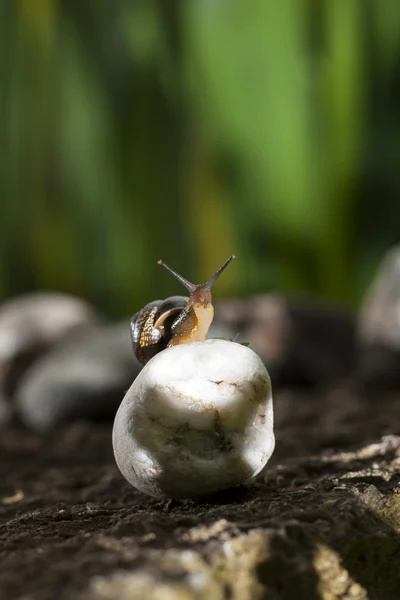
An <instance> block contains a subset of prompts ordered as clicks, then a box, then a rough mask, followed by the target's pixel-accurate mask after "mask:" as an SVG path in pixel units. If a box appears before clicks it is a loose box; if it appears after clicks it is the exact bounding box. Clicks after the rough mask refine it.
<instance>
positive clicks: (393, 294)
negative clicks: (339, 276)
mask: <svg viewBox="0 0 400 600" xmlns="http://www.w3.org/2000/svg"><path fill="white" fill-rule="evenodd" d="M357 339H358V348H359V365H358V366H359V369H358V374H359V379H360V382H361V384H362V386H363V387H364V388H365V391H374V390H376V389H378V390H379V389H390V388H399V387H400V247H399V246H397V247H395V248H393V249H392V250H390V251H389V252H388V253H387V255H386V256H385V257H384V259H383V260H382V262H381V264H380V266H379V268H378V270H377V273H376V275H375V278H374V279H373V281H372V283H371V285H370V288H369V290H368V291H367V294H366V296H365V299H364V302H363V305H362V308H361V310H360V315H359V320H358V327H357Z"/></svg>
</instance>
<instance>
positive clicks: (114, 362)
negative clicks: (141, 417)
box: [16, 321, 141, 431]
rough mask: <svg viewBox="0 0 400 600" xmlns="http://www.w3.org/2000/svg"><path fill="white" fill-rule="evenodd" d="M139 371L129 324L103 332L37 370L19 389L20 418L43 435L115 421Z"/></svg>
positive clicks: (64, 348) (72, 344) (79, 340)
mask: <svg viewBox="0 0 400 600" xmlns="http://www.w3.org/2000/svg"><path fill="white" fill-rule="evenodd" d="M140 370H141V365H140V364H139V363H138V361H137V360H136V358H135V357H134V354H133V350H132V344H131V339H130V330H129V321H124V322H122V323H118V324H116V325H107V326H102V327H98V328H96V329H94V330H92V331H90V332H86V333H84V334H82V335H81V336H78V337H75V338H74V339H73V340H70V341H66V342H65V343H63V344H61V345H59V346H57V347H56V348H54V350H52V351H51V352H49V353H48V354H47V355H46V356H45V357H43V359H42V360H40V361H38V362H37V363H36V364H35V365H33V367H32V368H31V369H30V370H29V371H28V372H27V373H26V375H25V376H24V378H23V380H22V381H21V384H20V386H19V387H18V389H17V393H16V406H17V410H18V414H19V416H20V417H21V419H22V421H23V422H24V423H25V424H26V425H27V426H29V427H31V428H32V429H35V430H38V431H45V430H49V429H51V428H53V427H55V426H56V425H57V424H59V423H61V422H62V421H67V420H68V421H70V420H77V419H102V418H107V417H108V418H110V417H113V416H114V414H115V412H116V410H117V408H118V406H119V404H120V403H121V401H122V398H123V396H124V394H125V392H126V390H127V389H128V388H129V387H130V385H131V384H132V382H133V380H134V379H135V377H136V375H137V374H138V373H139V371H140Z"/></svg>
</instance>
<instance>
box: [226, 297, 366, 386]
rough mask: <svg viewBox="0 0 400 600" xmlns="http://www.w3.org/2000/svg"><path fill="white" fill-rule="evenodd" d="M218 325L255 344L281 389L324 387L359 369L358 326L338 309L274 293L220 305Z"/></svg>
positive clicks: (238, 337)
mask: <svg viewBox="0 0 400 600" xmlns="http://www.w3.org/2000/svg"><path fill="white" fill-rule="evenodd" d="M215 324H216V326H218V327H221V328H223V327H226V328H228V330H229V331H231V332H232V337H233V338H235V336H237V341H239V342H243V341H244V342H248V341H251V348H252V349H253V350H254V351H255V352H256V353H257V354H259V355H260V356H261V358H262V359H263V361H264V362H265V364H266V366H267V369H268V371H269V373H270V375H271V378H272V380H273V382H274V388H276V387H277V386H278V385H280V384H282V385H288V384H289V385H290V384H304V383H305V384H321V383H322V384H323V385H326V384H327V383H328V382H330V381H334V380H336V379H337V378H338V377H343V376H347V375H348V374H349V373H350V372H351V371H352V370H353V369H354V366H355V344H354V342H355V323H354V321H353V319H352V317H350V316H349V315H348V314H346V313H345V312H343V311H342V310H339V309H338V308H336V307H330V306H325V305H323V304H320V303H317V302H313V301H311V300H306V299H303V300H300V299H299V300H295V299H285V298H283V297H280V296H274V295H272V294H264V295H260V296H254V297H253V298H251V299H249V300H227V301H225V302H219V303H216V306H215Z"/></svg>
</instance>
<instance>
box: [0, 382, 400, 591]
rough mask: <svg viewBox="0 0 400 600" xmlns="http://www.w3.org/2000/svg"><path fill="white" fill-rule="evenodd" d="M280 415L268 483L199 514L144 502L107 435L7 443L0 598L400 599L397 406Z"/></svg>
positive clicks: (200, 506)
mask: <svg viewBox="0 0 400 600" xmlns="http://www.w3.org/2000/svg"><path fill="white" fill-rule="evenodd" d="M274 408H275V416H276V434H277V447H276V452H275V454H274V455H273V457H272V459H271V461H270V463H269V465H268V467H267V470H266V472H265V481H264V480H262V481H260V482H259V483H257V484H255V485H254V486H251V487H249V488H237V489H235V490H230V491H227V492H224V493H222V494H220V495H217V496H213V497H209V498H206V499H204V500H202V501H201V502H199V501H197V502H196V501H193V500H185V501H158V500H155V499H152V498H150V497H146V496H144V495H142V494H140V493H139V492H137V491H135V490H134V489H133V488H132V487H131V486H130V485H129V484H128V483H126V482H125V481H124V480H123V478H122V477H121V476H120V475H119V473H118V471H117V468H116V466H115V464H114V462H113V458H112V449H111V438H110V433H111V431H110V429H111V428H110V427H109V426H106V425H104V424H103V425H102V424H97V425H88V424H87V425H78V424H75V425H71V426H69V427H65V428H63V429H61V430H59V431H57V432H53V433H52V434H48V435H47V436H43V437H39V436H36V435H34V434H32V433H29V432H27V431H25V430H23V429H13V430H11V429H8V430H5V431H4V432H2V435H1V436H0V455H1V456H2V460H1V461H0V598H1V599H2V600H3V599H5V600H14V599H16V598H19V599H20V600H22V599H24V600H26V599H28V598H29V599H30V600H53V599H54V598H57V599H59V600H75V599H78V600H83V599H85V600H86V599H88V600H139V599H140V600H147V599H149V600H150V599H155V600H171V599H174V600H175V599H177V600H214V599H215V600H220V599H221V600H222V599H224V600H225V599H228V598H229V599H233V600H258V599H260V600H261V599H262V600H269V599H271V600H278V599H279V600H280V599H282V600H292V599H293V600H337V599H342V600H350V599H352V600H365V599H369V600H398V598H399V590H400V569H399V556H400V483H399V475H400V458H399V457H400V439H399V438H398V437H396V436H393V435H389V436H388V434H391V433H392V434H393V433H399V428H400V402H399V398H398V397H396V396H382V397H381V398H380V402H379V405H377V404H376V403H370V404H369V403H365V402H363V401H362V400H361V399H360V398H358V397H357V396H356V395H354V393H353V392H352V389H351V385H349V386H346V387H343V388H341V389H333V390H331V391H329V392H326V393H325V394H323V395H318V396H317V395H316V396H311V395H310V394H308V395H304V396H303V397H299V396H298V394H295V393H292V392H290V393H285V394H284V395H282V394H281V395H279V394H277V395H276V396H275V407H274ZM382 436H388V437H385V438H384V439H382ZM333 447H336V449H335V450H329V448H333Z"/></svg>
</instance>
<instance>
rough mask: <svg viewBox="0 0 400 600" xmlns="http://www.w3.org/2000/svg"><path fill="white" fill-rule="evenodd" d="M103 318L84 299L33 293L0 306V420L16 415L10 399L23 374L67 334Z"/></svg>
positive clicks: (55, 294)
mask: <svg viewBox="0 0 400 600" xmlns="http://www.w3.org/2000/svg"><path fill="white" fill-rule="evenodd" d="M98 321H99V316H98V315H97V314H96V312H95V311H94V309H93V308H92V307H91V306H90V305H89V304H88V303H87V302H84V301H83V300H80V299H79V298H75V297H73V296H68V295H64V294H57V293H45V292H41V293H33V294H26V295H24V296H21V297H19V298H13V299H11V300H7V301H5V302H3V303H2V304H1V305H0V423H1V422H4V421H6V420H8V419H9V417H10V416H11V415H12V407H11V404H10V400H11V399H12V397H13V395H14V392H15V388H16V386H17V384H18V381H19V379H20V378H21V376H22V374H23V373H24V372H25V371H26V370H27V369H28V368H29V366H30V365H31V364H32V363H33V362H34V361H35V360H37V358H38V357H40V356H41V355H42V354H44V353H45V352H47V351H48V350H49V348H51V347H52V346H54V344H56V343H57V342H59V341H60V340H61V339H63V338H64V337H65V336H66V335H68V334H71V333H72V332H76V331H78V330H81V329H83V328H84V327H87V326H89V325H93V324H94V323H97V322H98Z"/></svg>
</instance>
